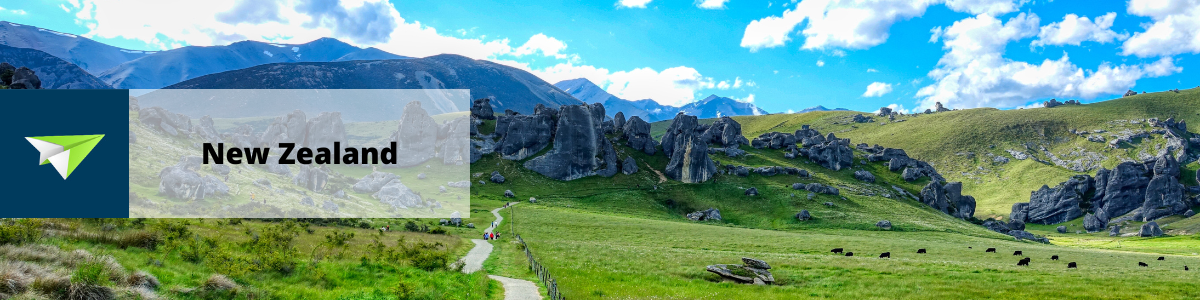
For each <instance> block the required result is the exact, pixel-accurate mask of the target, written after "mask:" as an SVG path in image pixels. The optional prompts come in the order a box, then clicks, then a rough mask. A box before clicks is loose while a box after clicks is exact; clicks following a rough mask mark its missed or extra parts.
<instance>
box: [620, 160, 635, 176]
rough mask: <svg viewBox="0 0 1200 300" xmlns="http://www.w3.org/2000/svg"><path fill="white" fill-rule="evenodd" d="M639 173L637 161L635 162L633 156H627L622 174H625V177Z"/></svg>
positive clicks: (623, 163) (622, 163)
mask: <svg viewBox="0 0 1200 300" xmlns="http://www.w3.org/2000/svg"><path fill="white" fill-rule="evenodd" d="M637 171H638V166H637V160H634V159H633V156H626V157H625V160H624V161H622V162H621V173H624V174H625V175H629V174H633V173H637Z"/></svg>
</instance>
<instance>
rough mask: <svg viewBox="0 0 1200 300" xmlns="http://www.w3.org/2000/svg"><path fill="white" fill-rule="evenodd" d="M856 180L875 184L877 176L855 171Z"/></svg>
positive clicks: (864, 171)
mask: <svg viewBox="0 0 1200 300" xmlns="http://www.w3.org/2000/svg"><path fill="white" fill-rule="evenodd" d="M854 179H858V180H862V181H865V182H870V183H874V182H875V175H874V174H871V172H867V171H866V170H858V171H854Z"/></svg>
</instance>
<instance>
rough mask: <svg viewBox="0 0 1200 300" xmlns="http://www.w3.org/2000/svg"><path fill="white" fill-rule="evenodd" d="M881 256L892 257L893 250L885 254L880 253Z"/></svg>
mask: <svg viewBox="0 0 1200 300" xmlns="http://www.w3.org/2000/svg"><path fill="white" fill-rule="evenodd" d="M879 258H892V253H891V252H884V253H883V254H880V255H879Z"/></svg>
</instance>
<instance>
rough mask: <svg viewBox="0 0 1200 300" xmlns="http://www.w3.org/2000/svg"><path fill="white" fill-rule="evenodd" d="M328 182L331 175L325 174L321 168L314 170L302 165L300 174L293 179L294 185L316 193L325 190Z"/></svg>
mask: <svg viewBox="0 0 1200 300" xmlns="http://www.w3.org/2000/svg"><path fill="white" fill-rule="evenodd" d="M328 182H329V174H327V173H325V171H324V170H321V168H314V167H310V166H309V165H300V172H299V173H296V176H295V177H292V183H294V184H296V185H298V186H301V187H303V188H305V189H308V190H310V191H314V192H320V191H323V190H325V185H326V184H327V183H328Z"/></svg>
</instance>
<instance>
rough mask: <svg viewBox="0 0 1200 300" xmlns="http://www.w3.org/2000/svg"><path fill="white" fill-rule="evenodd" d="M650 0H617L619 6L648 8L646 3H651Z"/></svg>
mask: <svg viewBox="0 0 1200 300" xmlns="http://www.w3.org/2000/svg"><path fill="white" fill-rule="evenodd" d="M650 1H651V0H620V1H617V6H618V7H628V8H646V4H649V3H650Z"/></svg>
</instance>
